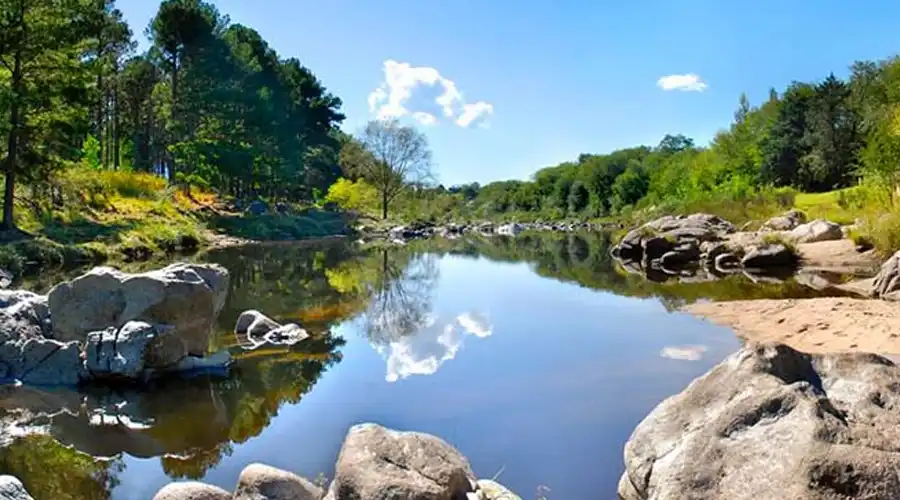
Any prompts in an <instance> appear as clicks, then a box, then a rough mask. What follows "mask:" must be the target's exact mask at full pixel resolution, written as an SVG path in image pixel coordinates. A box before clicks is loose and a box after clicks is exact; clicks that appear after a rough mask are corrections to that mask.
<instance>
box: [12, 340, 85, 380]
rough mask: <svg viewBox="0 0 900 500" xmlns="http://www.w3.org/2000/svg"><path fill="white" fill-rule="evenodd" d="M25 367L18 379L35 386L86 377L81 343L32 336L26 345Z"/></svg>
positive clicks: (24, 353) (24, 354)
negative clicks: (33, 337)
mask: <svg viewBox="0 0 900 500" xmlns="http://www.w3.org/2000/svg"><path fill="white" fill-rule="evenodd" d="M22 360H23V370H22V372H21V373H20V374H19V375H17V376H16V377H15V378H17V379H19V380H21V381H22V382H24V383H26V384H32V385H70V386H71V385H76V384H78V383H79V382H81V381H82V380H83V379H84V378H85V372H84V365H83V363H82V361H81V349H80V348H79V346H78V343H77V342H69V343H62V342H57V341H55V340H49V339H30V340H28V341H27V342H25V344H24V346H23V347H22Z"/></svg>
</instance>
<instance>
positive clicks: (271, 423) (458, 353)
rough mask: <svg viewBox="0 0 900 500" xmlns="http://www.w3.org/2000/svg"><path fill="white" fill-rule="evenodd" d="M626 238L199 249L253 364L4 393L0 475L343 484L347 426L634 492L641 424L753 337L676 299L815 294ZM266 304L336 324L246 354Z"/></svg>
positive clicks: (108, 481)
mask: <svg viewBox="0 0 900 500" xmlns="http://www.w3.org/2000/svg"><path fill="white" fill-rule="evenodd" d="M419 245H421V246H419ZM608 247H609V238H608V236H606V235H604V234H602V233H594V234H584V235H573V234H568V235H565V234H564V235H549V234H548V235H543V236H519V237H517V238H514V239H511V238H502V239H501V238H495V239H492V240H481V239H476V240H456V241H446V240H441V241H437V242H434V243H431V244H414V245H409V246H407V247H399V248H391V249H388V250H362V249H360V248H358V247H356V246H353V245H351V244H348V243H345V242H331V243H323V244H317V245H309V244H305V245H296V244H295V245H269V246H254V247H246V248H240V249H238V248H235V249H227V250H221V251H216V252H213V253H210V254H206V255H202V256H197V257H195V258H196V259H197V260H202V261H213V262H218V263H220V264H223V265H225V266H226V267H227V268H228V269H229V271H230V272H231V274H232V279H231V287H232V289H231V295H230V297H229V302H228V305H227V306H226V309H225V311H224V312H223V314H222V316H221V318H220V333H219V334H218V337H217V339H216V341H217V343H218V344H219V345H218V347H228V348H231V349H233V352H234V353H235V354H236V356H237V358H238V359H237V363H236V369H235V374H234V376H233V377H231V378H230V379H228V380H224V381H222V380H219V381H215V380H207V379H204V378H195V379H192V380H179V381H169V382H165V383H160V384H158V386H157V387H154V388H152V389H147V390H142V391H139V392H138V391H131V390H125V389H122V390H118V391H112V390H93V391H85V392H81V393H75V392H70V391H63V390H57V391H54V390H49V389H41V390H38V389H35V388H21V387H20V388H10V387H7V388H5V389H0V419H4V420H5V421H6V422H15V423H16V424H15V425H14V426H11V427H10V428H12V429H13V430H14V432H9V433H7V434H8V435H6V436H0V445H2V448H0V473H11V474H14V475H17V476H18V477H19V478H21V479H22V480H23V481H24V482H25V483H26V486H27V487H28V489H29V490H30V491H31V492H32V494H33V495H34V496H35V498H38V499H42V498H54V499H66V498H73V499H74V498H77V499H83V498H87V499H93V498H112V499H123V500H125V499H149V498H151V497H152V496H153V493H154V492H155V491H156V490H157V489H158V488H160V487H161V486H162V485H163V484H165V483H167V482H169V481H172V480H176V479H187V478H190V479H199V480H203V481H206V482H209V483H213V484H217V485H220V486H222V487H224V488H226V489H229V490H230V489H232V488H233V487H234V485H235V483H236V481H237V477H238V474H239V473H240V471H241V469H242V468H243V467H244V466H245V465H247V464H249V463H251V462H264V463H267V464H270V465H273V466H276V467H280V468H283V469H287V470H290V471H293V472H296V473H298V474H300V475H303V476H306V477H309V478H314V477H316V476H317V475H319V474H320V473H322V474H324V475H325V476H328V477H330V476H331V475H332V473H333V465H334V462H335V460H336V457H337V453H338V450H339V448H340V445H341V441H342V439H343V437H344V434H345V432H346V431H347V429H348V427H350V426H351V425H352V424H355V423H358V422H365V421H374V422H378V423H381V424H383V425H386V426H389V427H393V428H397V429H406V430H418V431H424V432H428V433H433V434H435V435H437V436H440V437H441V438H443V439H445V440H447V441H449V442H450V443H452V444H453V445H455V446H456V447H457V448H458V449H459V450H460V451H461V452H462V453H463V454H464V455H466V456H467V457H468V458H469V459H470V461H471V463H472V466H473V468H474V470H475V472H476V474H478V475H479V476H480V477H492V476H494V475H496V474H499V480H500V481H501V482H503V483H504V484H506V485H507V486H509V487H510V488H511V489H513V490H514V491H517V492H518V493H519V494H520V495H522V497H523V498H525V499H533V498H536V497H537V494H536V493H537V491H538V490H539V488H540V489H541V490H542V491H544V494H545V495H546V496H547V497H548V498H550V499H565V500H579V499H591V500H595V499H597V498H610V499H612V498H615V487H616V483H617V480H618V478H619V475H620V474H621V472H622V470H623V465H622V447H623V444H624V443H625V441H626V440H627V439H628V437H629V435H630V434H631V431H632V430H633V428H634V427H635V425H636V424H637V423H639V422H640V421H641V419H643V418H644V416H645V415H646V414H647V413H648V412H649V411H650V410H651V409H652V408H653V407H654V406H655V405H656V404H657V403H659V402H660V401H661V400H662V399H664V398H666V397H668V396H670V395H672V394H675V393H677V392H678V391H680V390H681V389H683V388H684V387H685V386H686V385H687V384H688V383H689V382H690V381H691V380H692V379H693V378H695V377H697V376H698V375H700V374H702V373H703V372H705V371H706V370H707V369H709V368H710V367H711V366H712V365H714V364H715V363H717V362H718V361H720V360H721V359H722V358H723V357H724V356H726V355H728V354H729V353H731V352H733V351H734V350H736V349H737V348H738V345H739V343H738V341H737V339H736V338H735V337H734V335H733V334H732V333H731V332H730V331H729V330H727V329H725V328H720V327H716V326H713V325H710V324H708V323H705V322H703V321H700V320H698V319H695V318H693V317H691V316H688V315H685V314H682V313H678V312H673V311H675V309H677V307H678V306H680V305H682V304H684V303H686V302H690V301H694V300H702V299H715V300H728V299H736V298H745V297H764V296H767V297H782V296H801V295H808V292H807V291H806V290H804V289H802V288H801V287H799V286H797V285H792V284H787V285H754V284H752V283H750V282H749V281H741V280H735V281H724V282H716V283H698V284H677V283H674V284H673V283H664V284H658V283H650V282H646V281H643V280H641V279H640V278H639V277H636V276H628V275H625V274H622V273H621V272H618V271H616V270H614V269H613V265H612V262H611V261H610V258H609V253H608ZM29 286H31V287H32V288H42V287H46V283H32V284H30V285H29ZM251 308H252V309H259V310H261V311H263V312H265V313H267V314H269V315H270V316H273V317H274V318H276V319H278V320H280V321H296V322H301V323H303V324H304V325H306V326H307V327H308V329H309V330H311V331H313V332H316V333H318V334H320V337H319V339H318V340H316V341H314V342H308V343H306V344H304V345H302V346H299V347H295V348H294V349H293V350H267V351H254V352H251V353H244V352H241V351H240V348H239V347H237V346H235V339H234V338H233V335H232V334H231V333H230V331H231V328H232V325H233V323H234V321H235V319H236V318H237V316H238V314H240V312H241V311H243V310H246V309H251Z"/></svg>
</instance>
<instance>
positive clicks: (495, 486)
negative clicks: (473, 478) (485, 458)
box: [478, 479, 522, 500]
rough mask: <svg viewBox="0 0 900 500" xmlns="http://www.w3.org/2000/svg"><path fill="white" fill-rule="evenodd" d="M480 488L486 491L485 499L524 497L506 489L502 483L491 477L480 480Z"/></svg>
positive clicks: (504, 499) (498, 499)
mask: <svg viewBox="0 0 900 500" xmlns="http://www.w3.org/2000/svg"><path fill="white" fill-rule="evenodd" d="M478 487H479V489H480V490H481V491H482V492H484V498H485V500H522V497H520V496H519V495H516V494H515V493H513V492H511V491H509V490H508V489H506V487H505V486H503V485H502V484H500V483H498V482H496V481H492V480H490V479H480V480H478Z"/></svg>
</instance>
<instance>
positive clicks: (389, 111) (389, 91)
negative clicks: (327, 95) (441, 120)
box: [368, 59, 494, 128]
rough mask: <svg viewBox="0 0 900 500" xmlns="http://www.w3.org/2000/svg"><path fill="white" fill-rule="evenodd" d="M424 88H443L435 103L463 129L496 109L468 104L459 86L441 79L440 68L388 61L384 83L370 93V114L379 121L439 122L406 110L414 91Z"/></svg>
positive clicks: (486, 104)
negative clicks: (405, 119)
mask: <svg viewBox="0 0 900 500" xmlns="http://www.w3.org/2000/svg"><path fill="white" fill-rule="evenodd" d="M420 85H426V86H429V87H435V86H438V87H440V90H441V93H440V95H438V97H437V98H436V99H435V100H434V102H435V104H437V105H438V106H439V107H440V108H441V113H442V114H443V115H444V117H445V118H447V119H451V120H453V121H454V123H456V124H457V125H459V126H460V127H463V128H466V127H468V126H469V124H471V123H472V122H473V121H475V120H476V119H478V118H479V117H482V116H487V115H490V114H492V113H493V110H494V107H493V106H492V105H490V104H488V103H486V102H484V101H478V102H476V103H474V104H466V102H465V100H464V99H463V95H462V92H460V90H459V88H458V87H457V86H456V83H455V82H454V81H453V80H450V79H449V78H444V77H443V76H441V74H440V72H438V70H437V69H435V68H432V67H429V66H412V65H410V64H409V63H405V62H397V61H394V60H393V59H388V60H387V61H385V62H384V81H383V82H382V83H381V85H380V86H379V87H378V88H376V89H375V90H373V91H372V92H371V93H369V97H368V103H369V112H370V113H373V114H374V115H375V118H377V119H379V120H384V119H389V118H400V117H403V116H406V115H411V116H412V118H413V119H415V120H417V121H418V122H419V123H422V124H423V125H432V124H435V123H437V117H436V116H435V115H433V114H431V113H426V112H424V111H421V110H417V111H411V110H409V109H408V108H407V107H406V106H407V103H408V102H409V99H410V97H412V94H413V90H415V89H416V88H417V87H419V86H420ZM457 113H458V114H459V115H458V116H457ZM429 117H430V118H429Z"/></svg>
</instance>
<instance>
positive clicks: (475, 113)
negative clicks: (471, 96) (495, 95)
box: [456, 101, 494, 128]
mask: <svg viewBox="0 0 900 500" xmlns="http://www.w3.org/2000/svg"><path fill="white" fill-rule="evenodd" d="M493 113H494V107H493V106H491V105H490V104H488V103H486V102H484V101H478V102H476V103H475V104H463V112H462V113H460V115H459V118H457V119H456V124H457V125H459V126H460V127H463V128H466V127H468V126H469V125H471V124H472V122H474V121H475V120H477V119H478V118H480V117H482V116H488V115H491V114H493Z"/></svg>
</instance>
